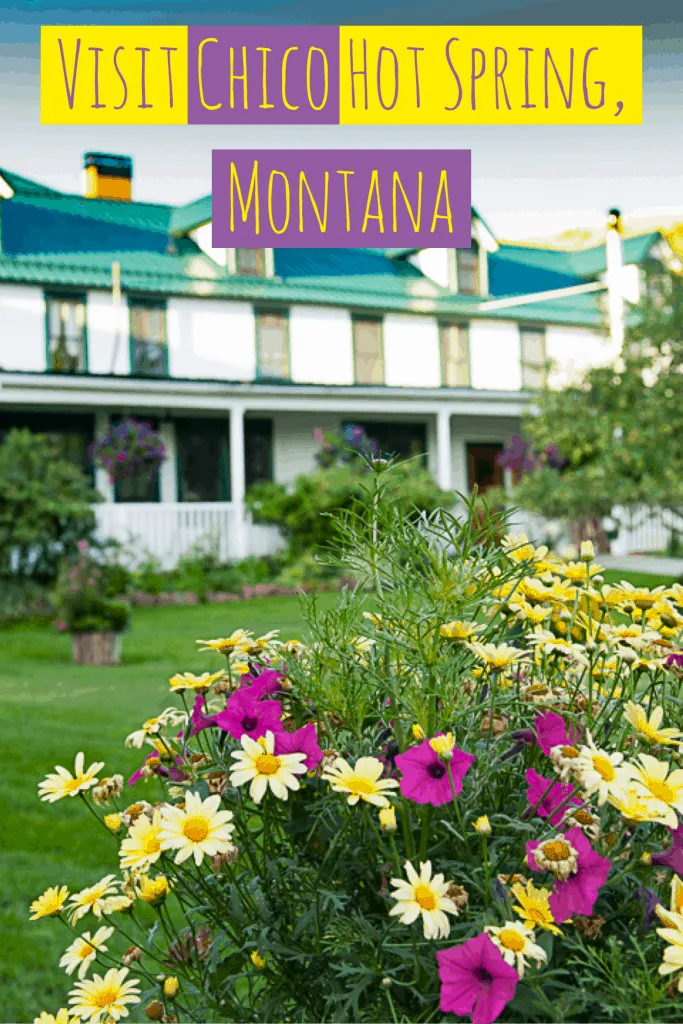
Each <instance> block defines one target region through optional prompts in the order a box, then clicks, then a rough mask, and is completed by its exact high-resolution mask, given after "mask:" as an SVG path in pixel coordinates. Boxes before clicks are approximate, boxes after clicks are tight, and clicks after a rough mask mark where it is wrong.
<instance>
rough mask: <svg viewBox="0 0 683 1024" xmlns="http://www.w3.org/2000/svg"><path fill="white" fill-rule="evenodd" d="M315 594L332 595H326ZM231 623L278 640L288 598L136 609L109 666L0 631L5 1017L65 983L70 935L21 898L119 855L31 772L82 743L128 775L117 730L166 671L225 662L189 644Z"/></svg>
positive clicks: (293, 623)
mask: <svg viewBox="0 0 683 1024" xmlns="http://www.w3.org/2000/svg"><path fill="white" fill-rule="evenodd" d="M321 600H322V601H325V602H330V601H331V600H333V595H323V597H322V598H321ZM238 626H243V627H245V628H246V629H251V630H254V632H255V633H257V634H258V633H263V632H266V631H267V630H269V629H273V628H279V629H281V630H282V636H283V638H285V639H287V638H289V637H300V636H301V633H302V620H301V616H300V610H299V602H298V599H297V598H291V597H287V598H264V599H261V600H255V601H245V602H241V603H239V604H228V605H213V606H204V607H202V606H199V607H179V608H146V609H138V610H137V611H136V612H135V614H134V621H133V630H132V632H131V633H130V634H127V635H126V636H125V638H124V655H123V657H124V664H123V665H121V666H119V667H116V668H88V667H83V666H73V665H72V664H71V651H70V641H69V638H68V637H66V636H60V635H58V634H56V633H55V632H54V631H52V630H51V629H50V628H49V627H47V628H46V627H45V626H33V627H32V626H27V625H22V626H21V627H14V628H12V629H7V630H2V631H0V707H1V712H2V718H1V721H2V729H3V744H2V750H3V758H2V765H3V778H2V794H3V814H2V826H1V829H2V837H3V838H2V842H1V843H0V848H1V851H2V852H1V853H0V946H1V947H2V953H1V954H0V1021H2V1022H3V1024H9V1022H11V1021H17V1022H18V1021H32V1020H33V1018H34V1016H37V1015H38V1014H39V1013H40V1011H41V1010H43V1009H46V1010H48V1011H49V1012H51V1013H54V1012H55V1011H56V1010H57V1008H58V1007H59V1006H60V1005H64V997H65V995H66V993H67V991H68V989H69V987H70V986H69V983H68V980H67V978H66V977H65V975H64V974H63V973H62V972H61V970H60V969H59V968H58V966H57V961H58V959H59V955H60V954H61V952H62V951H63V949H64V948H65V947H66V946H67V945H68V943H69V942H70V941H71V940H70V938H69V936H68V935H67V932H66V929H65V928H63V926H62V925H60V923H59V922H58V921H53V920H50V919H46V920H43V921H36V922H31V923H29V921H28V906H29V903H30V902H31V900H32V899H33V898H34V897H35V896H36V895H38V894H40V893H41V892H42V891H43V890H44V889H45V888H46V887H47V886H49V885H56V884H58V883H60V884H61V883H64V884H67V885H69V887H70V889H71V890H72V891H73V890H74V889H76V890H78V889H79V888H82V887H83V886H85V885H90V884H92V882H94V881H96V880H97V879H99V878H100V877H101V876H102V875H103V874H106V873H108V872H109V871H112V870H116V866H117V863H116V859H115V857H114V856H113V853H114V849H113V844H112V842H111V840H110V839H109V838H108V836H107V834H106V833H105V832H104V830H101V831H100V830H99V829H97V827H96V826H95V824H94V822H92V821H91V820H89V815H88V813H87V811H86V810H85V808H84V807H83V805H82V803H81V802H80V801H78V800H74V801H70V800H62V801H60V802H59V803H56V804H44V803H41V802H40V801H39V799H38V796H37V793H36V786H37V784H38V782H39V781H40V779H41V778H42V777H43V776H44V775H45V773H46V772H47V771H50V770H52V768H53V766H54V765H55V764H63V765H65V766H66V767H68V768H72V767H73V757H74V755H75V754H76V753H77V751H79V750H84V751H85V755H86V764H87V763H89V761H92V760H103V761H104V762H105V769H104V771H105V773H112V774H113V773H114V772H116V771H121V772H122V773H123V774H124V775H126V776H128V775H130V774H131V773H132V771H133V770H134V769H135V768H136V767H137V766H138V765H139V764H140V762H141V760H142V756H141V753H140V751H137V750H127V749H125V748H124V747H123V741H124V739H125V737H126V735H127V734H128V733H129V732H131V731H132V730H133V729H134V728H137V727H138V726H139V725H140V723H141V722H142V721H144V719H146V718H149V717H150V716H151V715H152V714H154V713H155V712H156V711H158V710H161V708H163V707H166V706H167V705H168V704H170V703H173V701H172V699H171V697H170V694H169V691H168V679H169V676H171V675H172V674H173V673H174V672H178V671H191V672H201V671H204V670H206V669H211V668H220V667H221V666H222V665H223V664H224V659H223V658H222V657H221V656H220V655H215V654H199V653H198V652H197V650H196V647H195V643H194V641H195V640H196V639H198V638H202V639H210V638H212V637H216V636H228V635H229V634H230V633H231V632H232V631H233V630H234V629H236V628H237V627H238ZM132 792H133V791H132V790H131V793H132ZM84 923H85V922H84ZM86 926H88V927H89V924H87V925H86ZM136 1019H137V1017H136V1016H133V1020H136ZM143 1019H144V1018H143Z"/></svg>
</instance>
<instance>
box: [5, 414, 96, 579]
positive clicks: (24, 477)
mask: <svg viewBox="0 0 683 1024" xmlns="http://www.w3.org/2000/svg"><path fill="white" fill-rule="evenodd" d="M97 500H98V496H97V494H96V492H95V491H94V490H93V488H92V486H91V484H90V482H89V481H88V479H87V477H86V476H85V474H84V473H83V472H82V471H81V470H80V469H78V467H77V466H74V465H73V464H72V463H71V462H69V461H67V460H66V459H65V458H64V457H63V455H61V454H60V452H59V451H58V450H57V448H56V447H55V446H54V445H53V444H52V443H51V442H50V441H49V440H48V438H46V437H45V436H44V435H42V434H33V433H31V431H30V430H25V429H22V430H11V431H10V432H9V434H8V435H7V437H6V439H5V441H4V442H3V443H2V444H1V445H0V578H1V580H2V584H3V587H4V588H5V590H6V591H7V590H8V589H9V590H12V591H15V592H16V591H17V590H18V591H20V592H21V591H23V592H27V591H30V590H31V588H36V587H44V586H47V585H51V584H52V583H53V582H54V581H55V579H56V578H57V574H58V571H59V565H60V562H61V560H62V558H63V557H64V556H65V555H73V554H75V552H76V551H77V547H78V542H79V541H83V540H90V539H91V537H92V534H93V531H94V529H95V514H94V512H93V509H92V505H93V503H94V502H95V501H97Z"/></svg>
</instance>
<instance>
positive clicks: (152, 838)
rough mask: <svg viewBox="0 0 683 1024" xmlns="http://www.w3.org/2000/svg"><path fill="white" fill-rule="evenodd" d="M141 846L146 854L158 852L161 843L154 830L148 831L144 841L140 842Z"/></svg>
mask: <svg viewBox="0 0 683 1024" xmlns="http://www.w3.org/2000/svg"><path fill="white" fill-rule="evenodd" d="M142 848H143V850H144V852H145V853H146V854H152V853H158V852H159V850H160V849H161V843H160V842H159V839H158V838H157V836H156V834H155V833H154V832H150V834H149V835H148V836H147V838H146V839H145V841H144V842H143V844H142Z"/></svg>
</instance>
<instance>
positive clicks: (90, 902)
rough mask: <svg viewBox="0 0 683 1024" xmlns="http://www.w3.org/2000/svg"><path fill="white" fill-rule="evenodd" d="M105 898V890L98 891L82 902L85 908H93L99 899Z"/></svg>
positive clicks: (84, 898) (85, 897)
mask: <svg viewBox="0 0 683 1024" xmlns="http://www.w3.org/2000/svg"><path fill="white" fill-rule="evenodd" d="M103 896H104V890H103V889H98V890H97V891H96V892H91V893H89V894H88V895H87V896H84V897H83V899H82V900H81V902H82V904H83V906H84V907H92V905H93V904H94V903H97V901H98V900H99V899H102V897H103Z"/></svg>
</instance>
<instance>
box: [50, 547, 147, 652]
mask: <svg viewBox="0 0 683 1024" xmlns="http://www.w3.org/2000/svg"><path fill="white" fill-rule="evenodd" d="M107 569H108V567H106V568H103V567H102V565H100V564H98V562H97V561H96V560H95V558H94V557H93V553H92V551H91V550H90V549H89V547H88V545H87V544H86V542H85V541H80V542H79V548H78V552H77V554H76V555H75V556H74V557H73V558H71V559H66V560H65V562H64V564H63V566H62V570H61V573H60V576H59V580H58V582H57V588H56V597H57V614H58V617H59V619H60V620H61V622H62V623H64V628H66V629H67V630H68V631H69V632H70V633H99V632H112V633H120V632H122V631H123V630H124V629H126V628H127V627H128V624H129V621H130V606H129V605H128V604H126V602H125V601H120V600H116V599H115V598H114V597H112V596H110V594H109V591H110V589H111V583H112V582H115V581H113V580H112V579H111V577H109V578H108V574H107Z"/></svg>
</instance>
